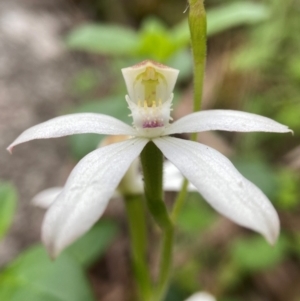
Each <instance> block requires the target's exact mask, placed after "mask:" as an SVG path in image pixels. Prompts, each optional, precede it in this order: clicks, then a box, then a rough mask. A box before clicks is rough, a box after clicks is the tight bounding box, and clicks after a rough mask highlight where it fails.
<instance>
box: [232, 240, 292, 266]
mask: <svg viewBox="0 0 300 301" xmlns="http://www.w3.org/2000/svg"><path fill="white" fill-rule="evenodd" d="M287 250H288V242H287V240H286V239H285V238H284V237H283V236H281V237H280V239H279V240H278V242H277V243H276V245H275V246H270V245H269V244H268V243H267V242H266V241H265V240H264V238H262V237H259V236H256V237H254V238H251V239H249V238H248V239H246V238H243V239H237V240H236V241H235V242H234V243H233V244H232V245H231V250H230V253H231V257H232V260H233V261H234V262H235V264H236V265H237V266H238V267H239V268H240V269H242V270H244V271H246V272H254V271H262V270H266V269H268V268H272V267H274V266H276V265H277V264H279V263H280V262H281V261H282V260H283V259H284V258H285V255H286V253H287Z"/></svg>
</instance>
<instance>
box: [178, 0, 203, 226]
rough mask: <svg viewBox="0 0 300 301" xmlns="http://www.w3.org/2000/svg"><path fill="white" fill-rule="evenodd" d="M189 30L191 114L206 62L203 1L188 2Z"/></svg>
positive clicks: (199, 99) (200, 92) (183, 196)
mask: <svg viewBox="0 0 300 301" xmlns="http://www.w3.org/2000/svg"><path fill="white" fill-rule="evenodd" d="M188 21H189V28H190V33H191V46H192V55H193V62H194V102H193V103H194V105H193V112H197V111H200V109H201V104H202V95H203V82H204V74H205V62H206V50H207V46H206V12H205V7H204V0H189V17H188ZM191 140H192V141H197V133H192V134H191ZM187 187H188V180H186V179H184V181H183V184H182V187H181V191H180V193H179V194H178V196H177V198H176V200H175V202H174V207H173V210H172V220H173V222H174V223H176V220H177V218H178V215H179V213H180V211H181V208H182V206H183V204H184V202H185V199H186V195H187Z"/></svg>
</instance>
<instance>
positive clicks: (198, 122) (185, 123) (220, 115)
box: [164, 110, 292, 135]
mask: <svg viewBox="0 0 300 301" xmlns="http://www.w3.org/2000/svg"><path fill="white" fill-rule="evenodd" d="M214 130H221V131H233V132H276V133H287V132H292V131H291V130H290V129H289V128H288V127H287V126H286V125H283V124H280V123H278V122H276V121H274V120H272V119H270V118H267V117H264V116H260V115H256V114H252V113H247V112H241V111H233V110H207V111H200V112H195V113H192V114H189V115H186V116H185V117H182V118H180V119H178V120H177V121H175V122H174V123H173V124H171V125H170V126H169V127H168V128H167V129H166V130H165V132H164V134H165V135H171V134H180V133H195V132H204V131H214Z"/></svg>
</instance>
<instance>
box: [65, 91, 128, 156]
mask: <svg viewBox="0 0 300 301" xmlns="http://www.w3.org/2000/svg"><path fill="white" fill-rule="evenodd" d="M82 112H92V113H101V114H106V115H110V116H113V117H116V118H117V119H120V120H123V121H124V122H126V123H130V119H129V116H128V114H129V110H128V108H127V103H126V101H125V99H124V95H122V96H117V95H116V96H111V97H107V98H104V99H102V100H95V101H91V102H85V103H83V104H82V105H80V106H78V107H77V108H76V109H75V110H74V111H73V113H82ZM103 137H104V136H103V135H97V134H82V135H81V134H80V135H74V136H71V137H70V144H71V152H72V155H73V156H74V157H75V158H76V159H81V158H82V157H84V156H85V155H86V154H88V153H89V152H91V151H93V150H95V149H96V148H97V147H98V145H99V143H100V141H101V140H102V139H103Z"/></svg>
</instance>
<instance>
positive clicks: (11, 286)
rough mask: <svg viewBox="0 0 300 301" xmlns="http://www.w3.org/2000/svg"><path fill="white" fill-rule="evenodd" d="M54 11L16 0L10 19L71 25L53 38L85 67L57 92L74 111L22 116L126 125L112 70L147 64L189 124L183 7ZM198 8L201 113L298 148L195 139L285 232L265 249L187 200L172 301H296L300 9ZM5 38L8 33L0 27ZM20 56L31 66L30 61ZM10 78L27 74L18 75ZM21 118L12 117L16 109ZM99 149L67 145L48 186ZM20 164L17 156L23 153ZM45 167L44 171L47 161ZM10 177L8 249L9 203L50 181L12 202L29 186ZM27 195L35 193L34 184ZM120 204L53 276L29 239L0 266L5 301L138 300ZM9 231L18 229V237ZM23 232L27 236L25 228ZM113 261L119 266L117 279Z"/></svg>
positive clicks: (125, 4)
mask: <svg viewBox="0 0 300 301" xmlns="http://www.w3.org/2000/svg"><path fill="white" fill-rule="evenodd" d="M62 2H63V4H62V3H58V2H57V1H54V2H52V3H51V4H50V1H45V2H44V3H43V1H40V3H39V4H38V6H37V3H36V1H33V0H32V1H28V3H26V4H25V6H24V3H23V4H22V5H23V6H22V5H21V4H20V2H18V1H16V3H15V4H16V6H14V7H13V8H12V10H16V11H17V10H18V9H19V8H18V5H20V7H21V8H22V9H25V10H27V11H30V13H32V14H34V13H36V14H37V15H36V16H39V17H40V16H42V15H43V14H47V13H51V16H52V17H53V18H54V20H55V18H57V20H59V22H62V21H61V16H60V14H61V13H62V12H63V13H64V14H65V15H67V16H69V19H68V20H67V19H66V20H67V21H63V22H66V24H67V26H65V27H64V30H61V31H60V32H59V35H58V39H59V41H60V43H61V47H62V48H63V49H64V53H65V54H64V59H65V58H66V57H68V58H70V57H71V58H72V60H75V61H76V62H78V61H79V62H80V63H78V65H77V67H76V68H75V71H74V70H72V72H67V75H66V76H65V79H66V80H65V82H64V85H63V90H64V91H65V92H64V93H65V94H66V95H68V96H67V97H68V99H70V100H69V101H68V102H65V103H64V100H63V99H59V97H58V100H57V102H55V103H53V104H52V105H53V108H52V107H51V106H50V105H49V106H47V107H46V106H44V105H43V104H39V106H38V107H37V106H36V104H34V105H33V104H32V103H31V102H30V101H28V102H26V101H25V102H24V103H23V105H24V106H28V107H30V106H31V107H34V109H33V112H35V113H36V112H37V114H38V116H39V117H40V119H41V121H43V120H44V119H43V118H42V116H49V117H54V116H57V115H60V114H65V113H70V112H98V113H100V112H101V113H104V114H109V115H112V116H115V117H117V118H120V119H122V120H124V121H126V122H127V123H131V120H130V118H129V117H128V114H129V112H128V109H127V105H126V103H125V101H124V95H125V94H126V90H125V85H124V82H123V79H122V76H121V72H120V68H123V67H127V66H130V65H133V64H135V63H137V62H139V61H142V60H144V59H153V60H156V61H159V62H161V63H163V64H166V65H169V66H171V67H173V68H178V69H179V70H180V76H179V79H178V83H177V86H176V90H175V104H174V111H173V117H174V118H179V117H180V116H182V115H185V114H187V113H189V112H190V111H191V104H192V90H193V87H192V77H193V73H192V71H193V67H192V59H191V50H190V45H189V30H188V25H187V14H188V8H187V7H186V6H187V4H186V1H180V0H169V1H168V0H165V1H159V0H144V1H142V0H126V1H125V0H123V1H122V0H110V1H108V0H107V1H105V0H102V1H101V0H98V1H96V0H88V1H84V0H76V1H75V0H74V1H62ZM65 6H66V7H67V8H65ZM206 7H207V16H208V54H207V68H206V69H207V71H206V79H205V92H204V100H203V109H217V108H222V109H234V110H242V111H247V112H252V113H257V114H261V115H264V116H268V117H270V118H273V119H275V120H277V121H279V122H281V123H283V124H286V125H288V126H289V127H290V128H291V129H293V130H294V135H290V134H286V135H280V134H267V133H247V134H241V133H222V132H218V133H203V134H200V135H199V141H200V142H203V143H206V144H208V145H210V146H212V147H214V148H216V149H217V150H219V151H220V152H221V153H223V154H225V155H226V156H228V157H229V158H230V159H231V160H232V161H233V163H234V165H235V166H236V167H237V169H238V170H239V171H240V172H241V173H242V174H243V175H244V176H245V177H246V178H248V179H249V180H251V181H252V182H253V183H255V184H256V185H257V186H258V187H260V188H261V189H262V191H263V192H264V193H265V194H266V195H267V196H268V197H269V198H270V200H271V201H272V202H273V204H274V206H275V208H276V209H277V210H278V212H279V216H280V220H281V225H282V230H281V235H280V239H279V241H278V242H277V244H276V245H275V246H274V247H271V246H269V245H268V244H267V243H266V242H265V241H264V239H263V238H262V237H260V236H259V235H258V234H256V233H253V232H251V231H248V230H246V229H243V228H241V227H238V226H236V225H234V224H232V223H231V222H230V221H228V220H227V219H225V218H223V217H221V216H220V215H218V214H217V213H216V212H214V211H213V210H212V209H211V208H210V207H209V206H208V205H207V204H206V203H205V201H204V200H203V199H202V198H201V197H200V196H199V195H198V194H196V193H190V195H189V197H188V200H187V202H186V205H185V207H184V210H183V211H182V213H181V215H180V219H179V225H178V228H177V236H176V246H175V253H174V263H175V267H174V276H173V279H172V284H171V288H170V291H169V293H168V296H167V299H166V301H177V300H178V301H182V300H184V298H186V297H187V296H189V295H190V294H192V293H194V292H196V291H200V290H205V291H209V292H211V293H212V294H214V295H215V296H216V297H217V299H218V300H220V301H260V300H262V301H263V300H264V301H265V300H272V301H299V300H300V286H299V281H300V205H299V200H300V172H299V170H300V100H299V99H300V55H299V54H300V39H299V33H300V19H299V15H300V2H299V1H296V0H294V1H292V0H261V1H250V0H234V1H221V0H211V1H206ZM186 9H187V11H186V12H185V13H184V11H185V10H186ZM3 11H4V12H5V10H3ZM3 11H2V12H3ZM1 16H4V13H2V15H1ZM70 16H72V17H70ZM3 20H4V18H3ZM25 20H26V19H25ZM15 22H18V18H16V19H15ZM28 22H29V21H28ZM44 22H47V20H46V19H44ZM2 23H3V22H2ZM1 28H2V29H1V30H2V31H3V28H4V27H3V26H2V27H1ZM4 32H5V31H4ZM41 34H42V33H41ZM38 41H39V40H37V41H36V42H35V43H37V44H38V43H39V42H38ZM25 43H27V42H26V41H25ZM28 43H29V42H28ZM38 45H39V44H38ZM11 55H13V53H12V54H11ZM28 55H29V56H30V55H31V56H32V58H33V59H34V57H35V55H34V53H33V52H31V54H30V52H29V54H28ZM64 59H62V61H63V60H64ZM55 60H56V62H55ZM55 60H54V61H53V60H51V59H50V60H49V62H48V65H47V68H50V69H51V68H52V67H51V66H53V65H54V64H57V62H58V61H59V59H55ZM59 62H60V61H59ZM62 64H63V63H62ZM18 68H20V69H22V64H19V65H18ZM62 68H64V67H63V65H62ZM59 70H60V69H59ZM60 72H62V73H63V71H60ZM17 80H18V79H16V83H18V82H17ZM34 84H35V83H31V85H34ZM54 90H55V87H54ZM54 90H49V91H48V92H47V93H49V98H52V97H53V98H55V97H56V96H55V93H54ZM51 93H53V94H54V96H53V94H51ZM37 108H39V109H37ZM54 108H55V109H54ZM21 109H22V107H21V106H19V107H17V109H16V110H21ZM29 120H30V118H29ZM29 124H30V125H31V122H30V121H29V122H28V125H29ZM0 129H1V128H0ZM7 129H8V131H9V128H7ZM23 129H25V128H22V127H19V128H18V130H19V131H22V130H23ZM15 133H17V131H15V132H13V133H12V134H11V136H10V137H9V138H11V137H13V135H14V134H15ZM3 139H4V138H3ZM101 139H102V137H99V136H97V135H76V136H72V137H70V139H68V140H66V139H65V141H68V144H64V146H63V149H64V152H63V155H62V158H64V159H65V161H66V160H68V161H67V162H68V163H67V164H68V165H67V167H66V168H65V170H64V172H62V173H61V176H60V183H55V184H58V185H63V179H65V178H66V176H67V173H68V172H69V170H70V169H71V167H72V166H74V165H75V164H76V162H77V161H78V160H80V159H81V158H82V157H83V156H84V155H86V154H87V153H88V152H90V151H92V150H93V149H95V148H96V147H97V145H98V143H99V142H100V140H101ZM8 140H9V139H8V138H7V143H6V145H8V144H9V142H10V141H8ZM5 142H6V141H5ZM51 143H52V142H51ZM35 145H36V146H39V145H41V144H35ZM47 147H51V144H49V146H46V147H45V148H47ZM37 149H38V148H37ZM37 149H36V150H34V151H36V152H37ZM31 150H32V148H31ZM39 151H40V152H42V151H43V149H41V148H40V150H39ZM57 152H58V149H57ZM16 153H17V155H18V156H20V157H21V151H19V152H16ZM67 158H68V159H67ZM21 159H22V158H21ZM21 159H19V160H21ZM45 160H47V159H45ZM49 160H50V161H49V162H50V163H51V160H54V159H53V158H52V159H51V158H50V159H49ZM9 161H12V160H11V159H10V160H9ZM37 161H38V160H37ZM5 164H11V163H10V162H5ZM62 164H63V163H62ZM3 165H4V164H3ZM17 168H18V167H17V166H16V170H17V172H18V173H22V172H23V176H22V177H18V176H13V175H14V174H10V171H6V170H7V169H9V167H7V169H5V167H4V168H3V174H0V176H1V178H2V180H1V182H0V237H1V238H2V240H3V241H2V244H3V245H4V244H7V241H9V239H13V237H14V231H13V230H11V231H9V227H10V224H11V223H13V224H14V223H15V224H16V220H17V219H18V217H17V216H18V214H17V215H15V214H16V212H19V214H25V213H22V212H23V211H22V212H21V213H20V209H19V210H17V211H16V207H17V200H19V203H21V202H22V201H23V199H24V198H26V197H27V198H29V197H33V195H34V194H35V193H37V192H38V191H39V190H38V189H41V188H47V187H49V184H51V185H52V184H54V182H55V181H54V180H53V181H52V180H51V181H50V182H51V183H49V181H43V182H41V183H40V184H39V185H36V186H35V184H34V183H32V185H33V187H35V188H34V189H33V191H31V192H30V193H29V194H28V195H26V197H25V196H24V194H23V192H24V191H22V189H21V191H19V192H17V191H18V187H19V185H21V182H22V180H24V177H26V175H27V174H26V173H25V174H24V168H23V169H20V170H18V169H17ZM0 169H1V167H0ZM26 172H27V173H29V171H28V170H27V171H26ZM47 172H48V170H47V168H45V166H42V165H41V168H40V169H38V173H45V174H47ZM10 175H12V176H10ZM29 179H30V178H29ZM27 185H29V186H31V182H30V181H29V180H28V182H27ZM174 197H175V193H169V194H168V195H167V196H166V199H167V200H168V202H169V203H170V204H171V203H172V201H173V200H174ZM119 203H121V202H120V201H116V202H113V204H112V205H111V209H110V210H108V213H107V214H106V217H105V219H104V220H101V221H100V222H99V223H98V224H97V225H96V226H95V227H94V228H93V229H92V230H91V231H90V232H89V233H88V234H87V235H86V236H85V237H83V238H82V239H81V240H79V241H78V242H76V243H75V244H74V245H72V246H71V247H70V248H68V250H66V251H65V252H64V253H63V254H62V256H61V257H59V259H58V260H57V261H55V263H52V262H50V260H49V259H48V257H47V256H46V253H45V251H44V249H43V247H41V246H39V245H35V246H32V247H31V246H30V245H31V244H32V243H34V242H35V243H37V242H38V237H37V236H34V238H29V239H28V240H26V241H25V242H24V243H22V244H21V245H18V251H17V252H15V253H16V254H15V256H10V259H9V260H6V261H4V262H3V265H2V269H1V273H0V300H3V301H21V300H22V301H24V300H26V301H27V300H30V301H40V300H43V301H83V300H105V301H120V300H121V301H123V300H124V301H127V300H128V301H129V300H134V284H133V280H132V272H131V268H130V260H129V243H128V233H127V224H126V217H125V215H124V211H123V210H122V208H121V209H120V208H119V207H120V204H119ZM20 206H21V205H19V207H20ZM27 206H29V205H27ZM34 210H38V209H34ZM25 211H26V210H25ZM112 212H113V213H112ZM115 212H117V213H115ZM39 214H42V212H39ZM151 223H152V222H151V220H149V224H151ZM151 225H152V224H151ZM152 226H153V225H152ZM16 227H18V223H17V226H16V225H15V226H14V225H13V229H14V228H16ZM36 227H37V226H36ZM38 227H39V224H38ZM19 228H20V226H19ZM26 230H27V231H29V229H26V227H25V228H24V236H26V232H27V231H26ZM17 231H18V233H22V232H21V231H22V230H21V229H18V230H17ZM35 231H38V230H35ZM5 236H6V237H5ZM158 238H159V233H158V232H157V230H152V231H151V239H152V242H151V244H149V245H150V249H149V261H150V262H151V263H153V264H151V266H153V267H155V265H157V255H158ZM12 257H16V258H12ZM116 257H118V258H119V259H118V260H117V263H118V265H117V266H116V263H114V260H115V258H116ZM120 258H121V259H120ZM117 270H118V272H117ZM153 273H154V274H155V268H153Z"/></svg>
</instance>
